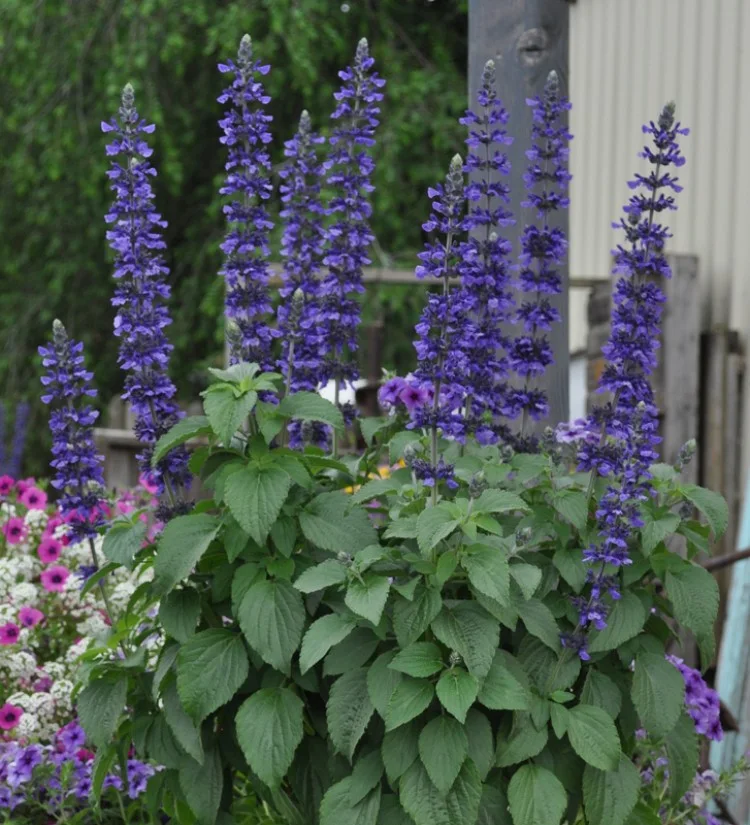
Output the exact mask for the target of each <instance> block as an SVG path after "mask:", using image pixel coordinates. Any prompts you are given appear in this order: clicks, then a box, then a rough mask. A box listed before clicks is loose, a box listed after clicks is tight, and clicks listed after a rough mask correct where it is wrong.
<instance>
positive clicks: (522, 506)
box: [474, 490, 529, 513]
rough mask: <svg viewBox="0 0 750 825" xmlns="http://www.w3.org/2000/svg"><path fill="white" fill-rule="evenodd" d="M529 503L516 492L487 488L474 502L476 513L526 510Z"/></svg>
mask: <svg viewBox="0 0 750 825" xmlns="http://www.w3.org/2000/svg"><path fill="white" fill-rule="evenodd" d="M528 509H529V505H528V504H527V503H526V502H525V501H524V500H523V499H522V498H521V497H520V496H518V495H516V494H515V493H509V492H508V491H507V490H485V491H484V492H483V493H482V494H481V495H480V496H479V498H478V499H477V500H476V502H475V503H474V512H475V513H508V512H511V511H515V510H520V511H521V512H526V511H528Z"/></svg>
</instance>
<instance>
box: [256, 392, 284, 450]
mask: <svg viewBox="0 0 750 825" xmlns="http://www.w3.org/2000/svg"><path fill="white" fill-rule="evenodd" d="M255 417H256V418H257V419H258V429H259V430H260V432H261V435H262V436H263V438H264V439H265V441H266V444H270V443H271V442H272V441H273V440H274V438H276V436H277V435H278V434H279V433H280V432H281V431H282V430H283V429H284V424H285V420H284V416H283V415H280V414H279V408H278V407H277V406H276V405H275V404H266V403H264V402H263V401H258V403H257V404H256V405H255Z"/></svg>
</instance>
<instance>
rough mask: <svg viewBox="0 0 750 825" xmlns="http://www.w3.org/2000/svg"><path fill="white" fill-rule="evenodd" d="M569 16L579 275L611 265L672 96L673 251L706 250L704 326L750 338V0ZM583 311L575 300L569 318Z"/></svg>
mask: <svg viewBox="0 0 750 825" xmlns="http://www.w3.org/2000/svg"><path fill="white" fill-rule="evenodd" d="M570 23H571V28H570V96H571V99H572V101H573V111H572V112H571V130H572V132H573V133H574V135H575V139H574V140H573V143H572V144H571V170H572V173H573V181H572V185H571V214H570V224H571V227H570V235H571V247H570V271H571V274H573V275H578V276H599V275H601V276H606V274H607V273H608V271H609V266H610V250H611V249H612V248H613V246H614V245H615V243H616V242H617V240H618V237H617V233H616V232H615V231H614V230H613V229H611V227H610V223H611V221H612V220H615V219H617V218H619V216H620V215H621V214H622V212H621V210H622V205H623V204H624V203H625V202H626V200H627V198H628V196H629V193H630V190H629V189H628V188H627V183H626V182H627V181H628V180H629V179H630V178H631V176H632V174H633V172H634V171H635V170H636V169H639V168H641V169H642V168H643V163H644V162H643V161H640V160H639V159H638V158H637V157H636V155H637V153H638V151H639V150H640V148H641V146H642V143H643V135H642V134H641V131H640V127H641V124H642V123H643V122H645V121H647V120H649V119H653V118H655V117H656V115H657V114H658V112H659V109H660V107H661V106H662V105H663V104H664V103H665V102H667V101H668V100H675V101H676V102H677V113H678V117H679V119H680V120H681V121H682V122H683V123H684V124H685V125H686V126H689V127H690V129H691V133H690V136H689V137H688V138H685V139H684V142H683V147H684V153H685V156H686V157H687V164H686V165H685V166H684V167H682V169H681V170H679V177H680V181H681V183H682V184H683V185H684V187H685V191H684V192H683V193H682V194H681V195H680V196H679V211H678V212H677V213H675V214H673V215H672V216H670V219H669V220H670V225H671V228H672V230H673V232H674V238H673V239H672V240H671V242H670V251H673V252H679V253H692V254H695V255H697V256H698V258H699V262H700V263H699V266H700V274H701V290H702V295H703V302H702V303H703V306H704V312H705V315H704V322H705V325H706V327H707V328H708V327H711V326H715V325H725V324H727V323H728V324H729V325H730V326H731V327H733V328H735V329H737V330H739V331H740V333H741V335H742V338H743V341H744V343H745V345H746V346H748V344H750V340H749V339H750V205H749V204H750V146H749V145H748V144H749V143H750V47H749V46H748V43H750V0H577V2H576V3H575V4H573V5H571V7H570ZM581 300H582V298H581V297H579V296H575V295H573V296H571V303H572V304H573V303H576V304H577V303H578V302H580V301H581ZM582 311H583V306H574V305H572V306H571V319H573V318H575V319H578V318H580V317H581V315H582ZM584 317H585V316H584ZM582 327H583V325H580V326H579V325H578V324H576V325H573V324H571V349H572V350H575V349H578V348H580V346H581V345H582V342H583V340H585V328H582ZM747 395H748V396H749V397H748V399H747V400H746V414H745V427H744V432H745V433H746V437H745V438H744V439H743V441H744V444H743V453H744V456H743V458H744V461H743V466H744V468H745V469H746V470H747V468H748V467H749V466H750V393H747Z"/></svg>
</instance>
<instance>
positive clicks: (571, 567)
mask: <svg viewBox="0 0 750 825" xmlns="http://www.w3.org/2000/svg"><path fill="white" fill-rule="evenodd" d="M552 564H554V565H555V567H556V568H557V571H558V572H559V573H560V575H561V576H562V578H563V579H564V580H565V581H566V582H567V583H568V584H569V585H570V586H571V587H572V588H573V591H574V592H575V593H580V592H581V590H582V589H583V586H584V584H586V573H587V567H586V565H585V564H584V563H583V555H582V553H581V551H580V550H576V549H567V548H560V549H559V550H557V551H556V552H555V555H554V556H553V557H552ZM540 572H541V571H540Z"/></svg>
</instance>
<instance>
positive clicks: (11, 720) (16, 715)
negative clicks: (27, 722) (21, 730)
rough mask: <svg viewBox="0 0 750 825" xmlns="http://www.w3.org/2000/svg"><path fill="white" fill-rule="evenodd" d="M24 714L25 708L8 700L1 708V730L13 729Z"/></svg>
mask: <svg viewBox="0 0 750 825" xmlns="http://www.w3.org/2000/svg"><path fill="white" fill-rule="evenodd" d="M22 716H23V708H19V707H18V705H11V704H10V703H9V702H6V703H5V704H4V705H3V706H2V707H1V708H0V730H13V728H15V726H16V725H17V724H18V722H19V720H20V719H21V717H22Z"/></svg>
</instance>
